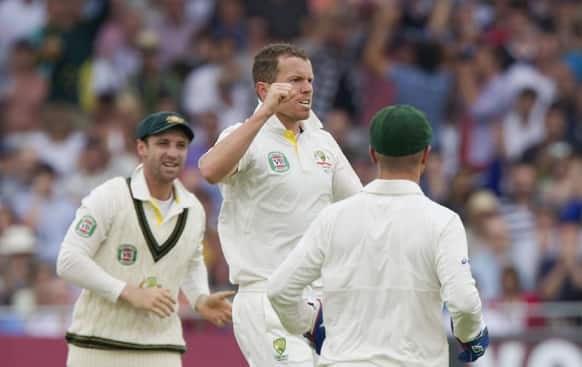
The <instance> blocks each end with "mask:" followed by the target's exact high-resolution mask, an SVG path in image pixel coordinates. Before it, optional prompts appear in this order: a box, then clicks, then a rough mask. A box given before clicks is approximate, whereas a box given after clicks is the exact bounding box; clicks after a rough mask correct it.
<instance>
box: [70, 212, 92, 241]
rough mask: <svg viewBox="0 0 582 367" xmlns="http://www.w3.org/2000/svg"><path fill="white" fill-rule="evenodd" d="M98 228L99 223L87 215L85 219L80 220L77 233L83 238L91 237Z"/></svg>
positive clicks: (76, 228)
mask: <svg viewBox="0 0 582 367" xmlns="http://www.w3.org/2000/svg"><path fill="white" fill-rule="evenodd" d="M95 228H97V221H96V220H95V218H93V217H92V216H90V215H85V216H84V217H83V218H81V219H79V221H78V222H77V225H76V226H75V232H76V233H77V234H78V235H79V236H81V237H85V238H88V237H91V236H93V232H95Z"/></svg>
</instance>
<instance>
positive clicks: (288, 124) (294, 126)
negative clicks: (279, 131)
mask: <svg viewBox="0 0 582 367" xmlns="http://www.w3.org/2000/svg"><path fill="white" fill-rule="evenodd" d="M277 118H278V119H279V121H281V123H282V124H283V126H285V129H287V130H291V131H293V133H294V134H295V135H297V134H299V132H300V131H301V129H300V127H299V126H300V125H299V121H290V120H289V119H287V118H285V117H284V116H280V115H277Z"/></svg>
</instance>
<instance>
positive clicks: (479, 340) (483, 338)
mask: <svg viewBox="0 0 582 367" xmlns="http://www.w3.org/2000/svg"><path fill="white" fill-rule="evenodd" d="M451 328H452V330H453V335H454V332H455V330H454V329H453V320H451ZM456 339H457V341H458V342H459V344H461V347H462V348H463V351H462V352H461V353H459V355H458V356H457V358H458V359H459V361H462V362H475V361H476V360H477V359H479V358H481V357H482V356H483V355H484V354H485V351H486V350H487V347H489V331H488V330H487V326H485V327H484V328H483V329H482V330H481V332H480V333H479V335H477V336H476V337H475V339H473V340H471V341H470V342H466V343H463V342H462V341H461V340H459V338H456Z"/></svg>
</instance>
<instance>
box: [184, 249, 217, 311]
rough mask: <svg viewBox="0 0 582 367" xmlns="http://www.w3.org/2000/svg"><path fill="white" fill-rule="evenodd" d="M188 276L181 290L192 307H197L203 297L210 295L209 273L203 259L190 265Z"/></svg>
mask: <svg viewBox="0 0 582 367" xmlns="http://www.w3.org/2000/svg"><path fill="white" fill-rule="evenodd" d="M186 276H187V278H186V281H185V282H184V283H183V284H182V286H181V289H182V292H184V295H185V296H186V298H188V301H189V302H190V304H191V305H192V307H196V304H197V303H198V302H199V301H200V299H201V298H202V297H203V296H208V295H209V294H210V289H209V287H208V271H207V269H206V266H205V265H204V261H203V259H202V257H200V258H199V259H197V260H195V261H193V262H192V263H191V264H190V270H189V271H188V274H187V275H186Z"/></svg>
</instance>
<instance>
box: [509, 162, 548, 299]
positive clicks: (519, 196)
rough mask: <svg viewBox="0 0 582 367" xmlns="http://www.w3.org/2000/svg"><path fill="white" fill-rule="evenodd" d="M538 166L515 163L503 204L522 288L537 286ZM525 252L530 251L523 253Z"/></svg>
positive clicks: (511, 170) (538, 255) (529, 288)
mask: <svg viewBox="0 0 582 367" xmlns="http://www.w3.org/2000/svg"><path fill="white" fill-rule="evenodd" d="M536 178H537V177H536V168H535V166H533V165H532V164H529V163H527V162H515V163H514V164H512V165H511V166H510V167H509V172H508V173H507V177H506V182H505V186H506V187H505V190H504V195H503V198H502V204H501V214H502V217H503V220H504V221H505V223H506V225H507V229H508V231H509V235H510V241H511V243H512V256H514V258H515V259H519V261H517V262H516V263H515V266H516V267H517V269H518V270H519V273H520V276H522V278H521V281H522V285H523V288H524V289H526V290H532V289H534V283H535V277H536V267H537V264H538V261H539V257H540V253H539V245H538V243H537V232H536V217H535V213H536V210H537V205H538V204H539V197H538V187H537V186H536ZM522 254H528V256H523V255H522Z"/></svg>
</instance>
